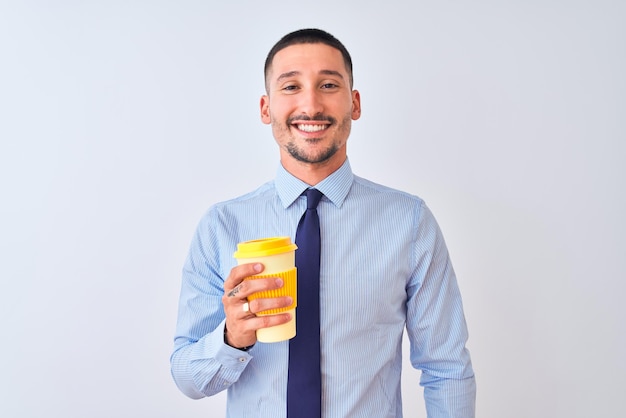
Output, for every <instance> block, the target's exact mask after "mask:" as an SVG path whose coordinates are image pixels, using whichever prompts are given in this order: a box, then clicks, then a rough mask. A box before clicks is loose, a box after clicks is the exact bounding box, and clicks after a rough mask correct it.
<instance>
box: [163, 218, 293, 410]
mask: <svg viewBox="0 0 626 418" xmlns="http://www.w3.org/2000/svg"><path fill="white" fill-rule="evenodd" d="M218 249H219V245H218V239H217V234H215V233H214V232H213V230H212V229H211V228H210V227H209V221H208V217H205V218H204V219H203V221H202V222H201V223H200V225H199V227H198V230H197V231H196V235H195V236H194V239H193V241H192V244H191V248H190V251H189V255H188V257H187V260H186V262H185V266H184V268H183V277H182V288H181V293H180V301H179V311H178V322H177V326H176V337H175V339H174V352H173V354H172V356H171V359H170V363H171V372H172V376H173V378H174V381H175V382H176V384H177V386H178V387H179V389H180V390H181V391H182V392H183V393H184V394H185V395H187V396H189V397H190V398H194V399H198V398H201V397H204V396H211V395H214V394H216V393H218V392H221V391H222V390H224V389H227V388H228V387H230V386H231V385H232V384H233V383H234V382H236V381H237V380H238V379H239V376H240V375H241V373H243V371H244V370H245V368H246V366H247V365H248V364H249V362H250V361H251V359H252V356H251V355H250V354H249V353H247V352H246V351H242V350H241V349H238V348H237V347H240V348H243V347H248V346H252V345H254V343H255V342H256V330H257V329H258V328H261V327H265V326H273V325H278V324H280V323H284V322H287V321H288V320H289V315H288V314H279V315H273V316H265V317H257V316H255V315H254V314H253V313H251V312H259V311H261V310H265V309H271V308H276V307H282V306H288V305H289V304H290V303H291V301H290V300H284V298H276V299H256V300H254V301H253V302H251V303H250V312H244V311H243V309H242V307H243V304H244V303H245V302H246V301H247V297H248V296H249V295H250V294H252V293H255V292H259V291H262V290H271V289H276V288H278V287H280V286H282V282H281V281H280V280H278V281H277V280H274V279H259V280H252V281H244V278H246V277H249V276H252V275H254V274H258V273H259V272H261V271H262V270H263V266H262V265H260V264H246V265H241V266H237V267H234V268H233V269H232V270H231V271H230V274H229V275H228V277H227V278H226V280H224V279H223V276H222V275H221V274H220V262H219V261H220V256H219V251H218ZM235 289H236V290H235Z"/></svg>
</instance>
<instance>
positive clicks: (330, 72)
mask: <svg viewBox="0 0 626 418" xmlns="http://www.w3.org/2000/svg"><path fill="white" fill-rule="evenodd" d="M301 74H302V73H301V72H300V71H288V72H286V73H282V74H281V75H279V76H278V78H277V79H276V82H280V81H281V80H284V79H285V78H290V77H295V76H298V75H301ZM319 74H322V75H333V76H335V77H339V78H341V79H342V80H343V79H344V78H343V75H342V74H341V73H340V72H339V71H335V70H320V72H319Z"/></svg>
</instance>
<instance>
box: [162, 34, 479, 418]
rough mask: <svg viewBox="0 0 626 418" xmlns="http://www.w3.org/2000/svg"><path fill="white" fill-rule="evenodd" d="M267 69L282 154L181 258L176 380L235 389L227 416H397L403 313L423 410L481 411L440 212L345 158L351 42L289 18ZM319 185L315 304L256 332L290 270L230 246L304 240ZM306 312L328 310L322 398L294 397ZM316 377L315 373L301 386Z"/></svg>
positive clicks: (268, 110)
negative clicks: (263, 334)
mask: <svg viewBox="0 0 626 418" xmlns="http://www.w3.org/2000/svg"><path fill="white" fill-rule="evenodd" d="M265 80H266V93H267V94H266V95H264V96H263V97H262V98H261V103H260V108H261V120H262V121H263V123H266V124H271V126H272V132H273V135H274V138H275V140H276V142H277V144H278V146H279V150H280V163H281V164H280V165H279V168H278V172H277V176H276V179H275V180H274V181H272V182H269V183H266V184H265V185H263V186H261V187H260V188H259V189H257V190H255V191H253V192H251V193H249V194H247V195H244V196H242V197H239V198H237V199H234V200H231V201H228V202H224V203H220V204H217V205H214V206H213V207H212V208H211V209H210V210H209V211H208V212H207V214H206V215H205V216H204V217H203V218H202V220H201V222H200V224H199V226H198V229H197V232H196V235H195V237H194V239H193V242H192V245H191V249H190V252H189V256H188V259H187V261H186V264H185V267H184V270H183V283H182V291H181V297H180V308H179V319H178V326H177V332H176V338H175V347H174V353H173V354H172V358H171V365H172V374H173V377H174V380H175V381H176V384H177V385H178V387H179V388H180V389H181V391H183V393H185V394H186V395H187V396H189V397H192V398H200V397H203V396H211V395H213V394H215V393H218V392H220V391H222V390H224V389H228V407H227V408H228V416H231V417H267V418H280V417H288V418H295V417H303V416H309V415H308V414H309V413H312V414H311V415H310V416H317V417H319V416H323V417H326V418H328V417H337V418H345V417H368V418H369V417H401V416H402V402H401V395H400V393H401V391H400V373H401V369H402V365H401V352H402V335H403V332H404V329H406V331H407V335H408V337H409V339H410V342H411V359H410V360H411V363H412V364H413V366H414V367H416V368H418V369H420V370H421V371H422V377H421V382H420V383H421V385H423V386H424V397H425V401H426V406H427V410H428V416H429V417H473V416H474V403H475V381H474V374H473V371H472V366H471V361H470V356H469V353H468V351H467V349H466V348H465V342H466V340H467V329H466V324H465V319H464V316H463V308H462V303H461V296H460V294H459V289H458V286H457V282H456V277H455V274H454V271H453V268H452V265H451V263H450V259H449V256H448V251H447V249H446V246H445V243H444V239H443V236H442V235H441V232H440V230H439V228H438V226H437V223H436V221H435V219H434V217H433V215H432V214H431V212H430V211H429V209H428V208H427V207H426V206H425V204H424V202H423V201H422V200H421V199H419V198H418V197H416V196H412V195H409V194H406V193H403V192H400V191H397V190H393V189H390V188H387V187H384V186H381V185H378V184H375V183H372V182H369V181H367V180H365V179H362V178H359V177H357V176H355V175H353V173H352V171H351V169H350V164H349V161H348V158H347V151H346V144H347V140H348V137H349V135H350V128H351V124H352V121H353V120H357V119H359V117H360V116H361V101H360V95H359V92H358V91H356V90H354V89H353V81H352V80H353V79H352V61H351V58H350V55H349V54H348V51H347V50H346V49H345V47H344V46H343V45H342V44H341V43H340V42H339V41H338V40H337V39H335V38H334V37H333V36H331V35H330V34H328V33H326V32H323V31H320V30H316V29H305V30H300V31H296V32H293V33H290V34H288V35H286V36H285V37H284V38H282V39H281V40H280V41H279V42H278V43H277V44H276V45H275V46H274V47H273V48H272V50H271V51H270V53H269V55H268V57H267V60H266V65H265ZM310 188H314V189H317V190H319V191H320V192H321V193H322V194H323V195H322V197H321V200H320V201H319V204H318V206H317V213H318V215H319V231H320V232H319V236H320V237H321V247H320V255H319V314H317V313H315V314H310V313H309V312H306V311H304V312H301V311H300V305H299V307H298V311H297V312H298V319H297V321H296V323H297V324H298V326H299V328H298V334H297V335H296V337H295V338H294V339H293V340H291V341H284V342H279V343H268V344H265V343H260V342H257V341H256V330H257V329H259V328H264V327H270V326H274V325H279V324H283V323H285V322H287V321H288V320H289V319H290V317H289V314H277V315H272V316H257V315H255V312H260V311H263V310H266V309H271V308H279V307H286V306H289V305H290V304H291V303H292V300H291V299H290V298H287V297H283V298H269V299H255V300H254V301H248V299H247V297H248V296H250V295H251V294H253V293H256V292H259V291H262V290H269V289H276V288H278V287H281V286H282V282H281V280H279V279H274V278H270V279H260V280H253V281H244V278H246V277H249V276H252V275H255V274H259V273H260V272H261V271H262V269H263V266H262V265H260V264H246V265H241V266H235V264H236V261H235V259H234V258H233V252H234V251H235V250H236V246H237V243H238V242H242V241H247V240H251V239H258V238H265V237H273V236H290V237H291V238H292V239H293V238H294V237H295V239H296V240H297V239H298V237H296V229H297V227H298V222H299V220H300V218H301V217H302V216H303V213H304V212H305V211H306V209H307V197H306V196H303V192H305V191H307V190H308V189H310ZM298 251H299V250H297V251H296V254H298ZM296 264H298V260H296ZM298 271H299V273H298V275H299V276H300V273H301V271H302V272H303V273H304V271H303V270H301V268H299V270H298ZM299 280H300V277H299ZM299 287H300V284H299ZM300 297H301V296H300V293H299V296H298V300H300ZM310 315H314V316H316V319H317V316H319V339H318V341H316V342H315V343H314V344H312V345H314V346H315V348H316V349H317V348H318V347H317V345H318V344H319V354H318V355H317V357H318V358H317V359H315V361H313V362H318V361H319V362H320V365H319V366H317V365H316V366H315V367H317V371H316V373H314V374H318V375H319V380H321V383H319V384H316V385H319V386H320V387H321V388H320V389H319V390H320V392H321V393H320V394H319V395H316V396H314V398H315V400H314V401H313V404H312V405H313V406H311V407H308V406H306V407H305V406H302V405H305V404H304V402H305V400H302V402H303V403H302V405H300V406H299V407H298V406H294V405H295V401H294V400H293V398H292V397H290V395H289V393H290V392H291V393H294V392H293V391H294V390H295V389H292V384H293V383H292V380H294V381H295V379H294V378H293V376H292V374H295V373H296V372H295V371H294V370H295V367H296V366H290V364H293V362H295V363H298V362H300V363H303V362H305V363H307V364H309V362H311V360H309V359H306V360H304V359H302V358H294V357H295V356H298V355H299V354H294V353H298V351H297V350H296V348H294V346H293V345H292V344H296V343H297V341H301V340H299V337H300V334H301V331H300V322H304V321H300V318H303V319H304V318H305V317H306V318H307V319H308V318H309V317H310ZM306 323H308V322H306ZM307 326H308V325H307ZM304 332H305V330H302V333H303V334H304ZM300 338H304V337H300ZM306 344H309V345H311V344H310V343H306ZM290 357H291V358H290ZM307 373H308V372H307ZM314 386H315V385H313V384H311V391H310V392H315V390H314V388H313V387H314ZM308 392H309V390H308V386H307V387H305V389H304V392H303V393H301V394H300V395H298V396H299V398H298V397H296V399H304V397H308V396H309V393H308ZM305 395H306V396H305ZM307 402H308V401H307ZM288 411H289V412H288Z"/></svg>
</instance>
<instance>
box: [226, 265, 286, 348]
mask: <svg viewBox="0 0 626 418" xmlns="http://www.w3.org/2000/svg"><path fill="white" fill-rule="evenodd" d="M262 271H263V265H262V264H260V263H250V264H242V265H240V266H236V267H233V269H232V270H231V271H230V274H229V275H228V277H227V278H226V281H225V282H224V296H222V304H223V305H224V312H225V314H226V334H225V342H226V344H228V345H230V346H231V347H235V348H242V347H249V346H251V345H253V344H254V343H255V342H256V330H257V329H259V328H267V327H273V326H275V325H281V324H284V323H286V322H288V321H289V320H290V319H291V315H290V314H288V313H281V314H276V315H267V316H256V314H255V312H261V311H265V310H267V309H276V308H284V307H287V306H289V305H291V304H292V303H293V300H292V298H290V297H288V296H285V297H279V298H259V299H255V300H253V301H251V302H248V299H247V298H248V296H250V295H251V294H253V293H256V292H261V291H264V290H274V289H278V288H281V287H282V286H283V281H282V279H279V278H267V279H255V280H244V279H245V278H246V277H250V276H254V275H255V274H259V273H260V272H262ZM244 304H248V310H247V312H246V311H245V310H244Z"/></svg>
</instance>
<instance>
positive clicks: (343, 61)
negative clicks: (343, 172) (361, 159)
mask: <svg viewBox="0 0 626 418" xmlns="http://www.w3.org/2000/svg"><path fill="white" fill-rule="evenodd" d="M346 57H347V58H346ZM351 67H352V64H351V60H350V56H349V55H348V52H347V51H346V49H345V47H344V46H343V45H342V44H341V43H340V42H339V41H337V40H336V39H335V38H334V37H332V36H331V35H329V34H327V33H326V32H323V31H320V30H317V29H305V30H302V31H297V32H293V33H292V34H289V35H287V36H285V37H284V38H283V39H281V40H280V41H279V42H278V43H277V44H276V45H275V46H274V48H272V51H271V52H270V54H269V55H268V58H267V63H266V80H265V84H266V86H265V87H266V90H267V92H266V93H267V94H265V95H264V96H263V97H261V102H260V108H261V121H262V122H263V123H265V124H271V125H272V133H273V134H274V138H275V139H276V142H277V144H278V146H279V149H280V153H281V162H282V163H283V166H284V167H285V168H286V169H287V170H288V171H289V172H291V173H292V174H294V175H296V176H297V177H299V178H300V179H302V180H304V181H306V182H308V183H309V184H316V182H317V181H319V180H320V179H322V178H325V176H327V175H328V174H330V173H331V172H333V171H334V170H336V169H337V168H339V167H340V166H341V164H343V162H344V161H345V159H346V142H347V140H348V136H349V135H350V128H351V124H352V121H353V120H357V119H359V117H360V116H361V99H360V95H359V92H358V91H356V90H353V89H352V71H351V70H352V69H351Z"/></svg>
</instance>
